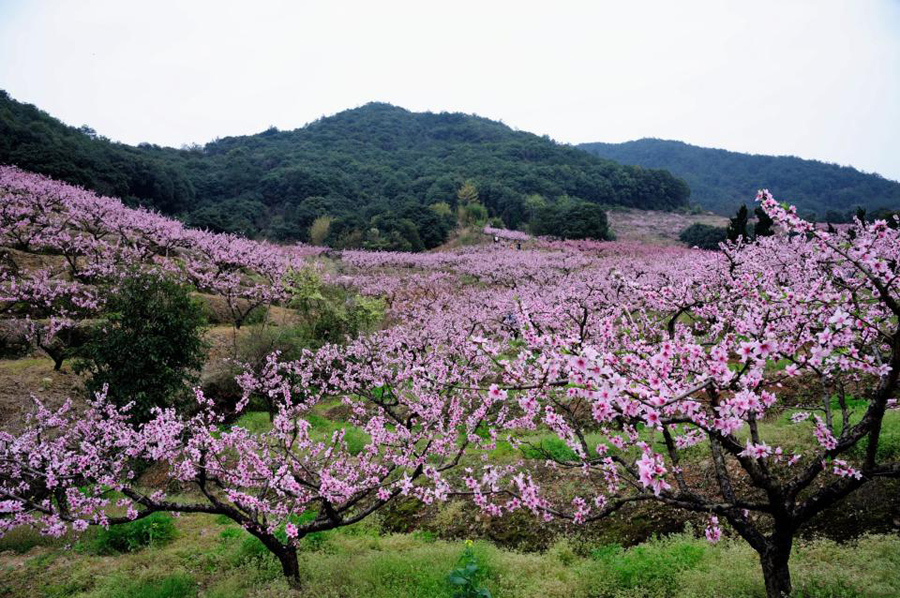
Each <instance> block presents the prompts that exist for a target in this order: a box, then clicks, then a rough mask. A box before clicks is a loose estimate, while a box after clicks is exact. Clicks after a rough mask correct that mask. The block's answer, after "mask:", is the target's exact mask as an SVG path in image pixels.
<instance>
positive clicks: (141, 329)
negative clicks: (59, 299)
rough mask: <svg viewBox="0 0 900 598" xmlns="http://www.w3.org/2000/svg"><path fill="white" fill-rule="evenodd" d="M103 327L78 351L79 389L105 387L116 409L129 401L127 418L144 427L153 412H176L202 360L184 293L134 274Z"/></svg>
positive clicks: (194, 309) (197, 313)
mask: <svg viewBox="0 0 900 598" xmlns="http://www.w3.org/2000/svg"><path fill="white" fill-rule="evenodd" d="M106 309H107V311H106V314H105V321H104V322H103V323H101V324H99V325H97V326H96V327H95V330H94V331H93V333H92V335H91V339H90V340H89V341H88V342H86V343H85V344H84V345H83V346H82V347H80V348H79V349H78V353H77V356H78V361H77V362H76V366H75V369H76V371H78V372H83V371H87V372H89V373H90V378H89V379H88V381H87V383H86V385H85V387H86V389H87V391H88V392H97V391H99V390H101V389H102V388H103V387H104V385H108V396H109V398H110V400H112V401H113V402H114V403H115V404H117V405H120V406H121V405H125V404H127V403H129V402H131V401H134V403H135V405H134V407H132V409H131V412H130V413H131V416H132V418H133V419H134V420H135V421H147V420H148V419H149V418H150V414H151V410H152V409H153V408H154V407H170V406H175V407H182V406H185V405H187V404H189V403H188V401H187V399H188V396H189V391H190V386H191V384H193V383H195V382H196V380H197V378H196V372H197V371H199V370H200V368H201V367H202V366H203V362H204V361H205V359H206V345H205V343H204V341H203V337H202V331H203V326H204V324H205V320H204V317H203V311H202V308H201V307H200V305H199V304H198V302H197V301H196V300H195V299H193V298H192V297H191V294H190V291H189V289H188V288H187V287H185V286H183V285H181V284H178V283H177V282H175V281H173V280H171V279H168V278H165V277H164V276H162V275H159V274H143V273H141V274H135V275H133V276H131V277H130V278H127V279H125V280H124V281H123V283H122V284H121V286H120V287H119V288H118V289H117V290H116V291H115V292H114V293H113V295H112V296H111V297H110V298H109V299H108V301H107V308H106Z"/></svg>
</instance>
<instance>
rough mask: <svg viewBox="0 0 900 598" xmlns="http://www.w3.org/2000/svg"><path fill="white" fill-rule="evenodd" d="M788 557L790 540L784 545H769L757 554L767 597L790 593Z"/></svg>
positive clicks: (777, 597)
mask: <svg viewBox="0 0 900 598" xmlns="http://www.w3.org/2000/svg"><path fill="white" fill-rule="evenodd" d="M790 557H791V544H790V541H788V543H787V544H786V545H785V544H784V543H782V544H780V545H776V544H773V545H770V546H769V547H768V548H767V549H766V551H765V552H763V553H761V554H760V555H759V562H760V564H762V572H763V579H764V580H765V583H766V596H767V597H768V598H788V597H789V596H790V595H791V571H790V569H789V568H788V560H789V559H790Z"/></svg>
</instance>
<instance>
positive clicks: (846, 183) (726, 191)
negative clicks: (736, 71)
mask: <svg viewBox="0 0 900 598" xmlns="http://www.w3.org/2000/svg"><path fill="white" fill-rule="evenodd" d="M579 147H581V148H582V149H585V150H587V151H588V152H590V153H592V154H594V155H596V156H600V157H603V158H608V159H610V160H616V161H618V162H621V163H623V164H636V165H639V166H644V167H646V168H665V169H667V170H669V171H671V172H672V173H673V174H674V175H675V176H678V177H681V178H683V179H684V180H686V181H687V182H688V185H690V188H691V201H692V202H694V203H698V204H700V205H701V206H702V207H704V208H706V209H708V210H712V211H714V212H718V213H720V214H733V213H734V211H735V209H736V208H737V207H738V206H739V205H740V204H741V203H749V202H751V201H752V200H753V198H754V197H755V196H756V191H757V190H758V189H760V188H768V189H769V190H770V191H771V192H772V193H773V194H774V195H775V197H776V198H777V199H779V200H784V201H787V202H789V203H792V204H794V205H796V206H797V209H798V210H799V211H800V212H801V213H809V212H814V213H815V214H816V216H817V217H818V218H820V219H824V218H826V216H827V215H828V212H829V211H831V212H832V214H831V219H835V218H837V216H838V215H841V216H844V215H846V214H847V213H848V212H852V211H855V208H856V206H862V207H864V208H866V209H867V210H869V211H870V212H871V211H874V210H876V209H878V208H892V209H896V208H898V207H900V183H897V182H895V181H891V180H889V179H885V178H883V177H881V176H880V175H877V174H866V173H864V172H860V171H858V170H856V169H855V168H851V167H848V166H838V165H836V164H828V163H825V162H818V161H816V160H803V159H801V158H795V157H793V156H761V155H754V154H742V153H739V152H730V151H726V150H720V149H711V148H705V147H697V146H695V145H689V144H687V143H683V142H681V141H667V140H663V139H639V140H637V141H629V142H626V143H584V144H582V145H580V146H579Z"/></svg>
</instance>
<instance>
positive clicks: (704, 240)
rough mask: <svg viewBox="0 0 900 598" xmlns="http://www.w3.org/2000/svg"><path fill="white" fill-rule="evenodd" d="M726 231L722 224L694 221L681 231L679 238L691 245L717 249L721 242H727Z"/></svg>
mask: <svg viewBox="0 0 900 598" xmlns="http://www.w3.org/2000/svg"><path fill="white" fill-rule="evenodd" d="M725 239H726V231H725V229H724V228H722V227H720V226H711V225H709V224H701V223H699V222H697V223H694V224H692V225H690V226H689V227H687V228H686V229H684V230H683V231H681V234H680V235H678V240H679V241H681V242H682V243H684V244H686V245H688V246H690V247H699V248H700V249H708V250H713V251H715V250H717V249H718V248H719V243H723V242H725Z"/></svg>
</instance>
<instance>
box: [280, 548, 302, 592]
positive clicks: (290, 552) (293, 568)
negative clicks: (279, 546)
mask: <svg viewBox="0 0 900 598" xmlns="http://www.w3.org/2000/svg"><path fill="white" fill-rule="evenodd" d="M276 556H277V557H278V561H279V562H280V563H281V572H282V573H284V577H285V579H287V582H288V585H289V586H291V588H292V589H294V590H299V589H300V588H301V586H302V585H303V584H302V583H301V582H300V564H299V562H298V561H297V549H296V548H294V547H293V546H288V547H287V548H285V549H284V550H283V551H282V552H281V553H280V554H278V555H276Z"/></svg>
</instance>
